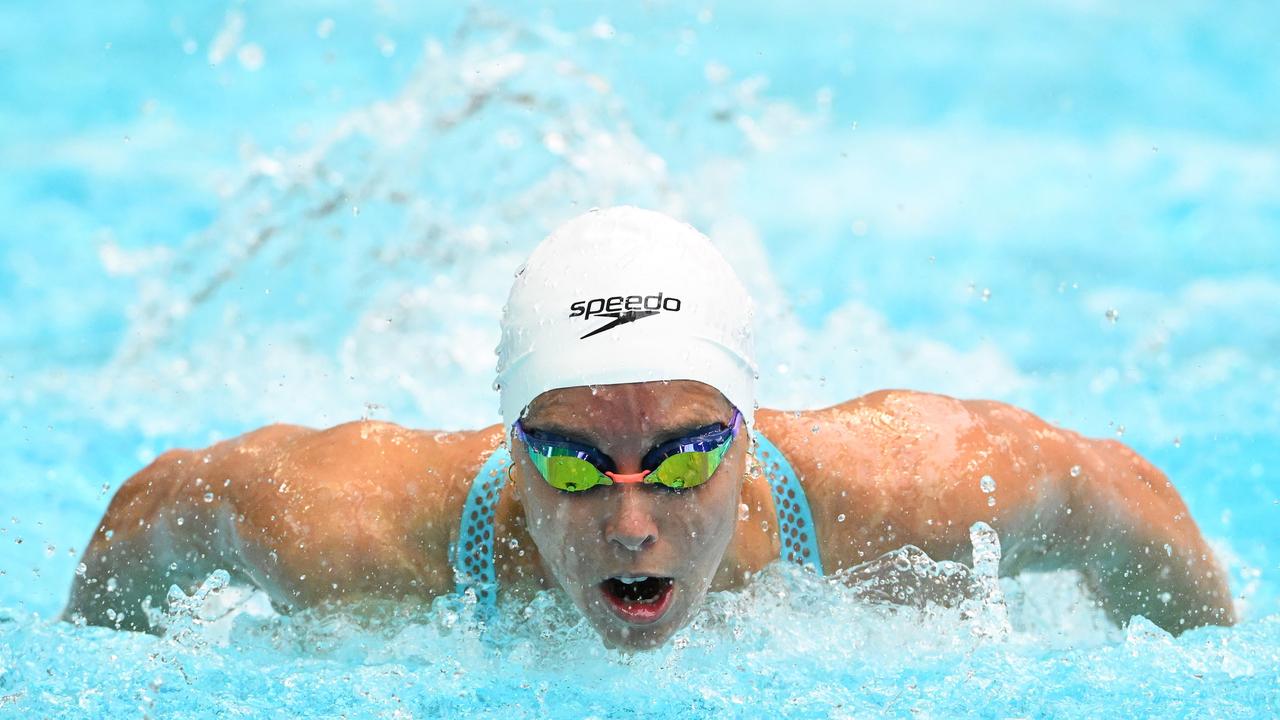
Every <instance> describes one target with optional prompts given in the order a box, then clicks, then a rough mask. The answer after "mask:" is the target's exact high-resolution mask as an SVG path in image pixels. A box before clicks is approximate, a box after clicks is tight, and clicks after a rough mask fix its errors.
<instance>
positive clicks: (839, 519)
mask: <svg viewBox="0 0 1280 720" xmlns="http://www.w3.org/2000/svg"><path fill="white" fill-rule="evenodd" d="M844 517H845V516H844V513H840V514H839V515H837V516H836V522H844Z"/></svg>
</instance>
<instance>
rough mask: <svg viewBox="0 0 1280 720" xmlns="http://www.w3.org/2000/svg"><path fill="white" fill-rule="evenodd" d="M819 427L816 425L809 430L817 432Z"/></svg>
mask: <svg viewBox="0 0 1280 720" xmlns="http://www.w3.org/2000/svg"><path fill="white" fill-rule="evenodd" d="M818 429H819V428H818V426H817V425H814V426H813V427H811V428H809V432H811V433H816V432H818Z"/></svg>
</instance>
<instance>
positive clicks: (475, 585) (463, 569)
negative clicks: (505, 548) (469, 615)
mask: <svg viewBox="0 0 1280 720" xmlns="http://www.w3.org/2000/svg"><path fill="white" fill-rule="evenodd" d="M510 464H511V454H510V453H509V452H507V449H506V448H505V447H499V448H497V449H496V450H494V451H493V452H492V453H490V454H489V458H488V459H487V460H485V462H484V465H482V466H480V471H479V472H478V473H476V477H475V479H474V480H472V481H471V490H469V491H468V492H467V501H466V503H464V504H463V506H462V523H461V525H460V526H459V528H458V539H457V541H456V542H455V543H454V545H453V547H452V548H451V549H450V553H449V555H450V559H451V560H452V561H453V579H454V583H455V587H456V588H457V592H458V594H459V595H462V594H464V593H466V591H467V590H471V591H472V592H474V593H475V596H476V600H477V602H478V603H479V604H480V605H481V606H488V607H493V606H495V605H496V604H497V600H498V575H497V573H496V572H495V570H494V563H493V543H494V534H495V532H494V526H493V513H494V510H495V509H496V508H497V507H498V496H499V495H500V494H501V492H502V487H503V486H504V485H506V484H507V467H508V466H509V465H510Z"/></svg>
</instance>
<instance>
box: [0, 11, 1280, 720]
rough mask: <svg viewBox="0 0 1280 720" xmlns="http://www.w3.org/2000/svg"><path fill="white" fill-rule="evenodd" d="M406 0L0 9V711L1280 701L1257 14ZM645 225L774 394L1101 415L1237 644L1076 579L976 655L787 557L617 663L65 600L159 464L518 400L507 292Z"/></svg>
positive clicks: (461, 619) (571, 620)
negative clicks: (732, 322) (546, 250)
mask: <svg viewBox="0 0 1280 720" xmlns="http://www.w3.org/2000/svg"><path fill="white" fill-rule="evenodd" d="M420 5H426V4H425V3H403V2H394V1H392V0H386V1H384V2H380V3H375V4H372V5H371V6H370V7H367V8H366V7H363V6H358V7H340V6H338V4H336V3H316V4H310V5H309V7H308V8H307V9H298V8H297V7H294V6H288V5H283V4H277V5H270V6H269V5H266V4H260V3H252V2H244V3H237V2H230V3H228V2H193V3H186V4H184V5H183V6H182V7H181V8H180V9H174V8H173V7H171V6H170V5H169V4H162V3H150V4H149V3H142V2H120V3H111V4H109V5H102V6H101V7H97V6H95V7H92V8H91V7H89V6H86V5H72V4H69V3H67V4H63V5H61V6H59V5H56V4H54V5H50V4H36V3H28V4H18V3H9V4H6V5H4V6H2V7H0V97H3V98H4V102H0V168H2V169H3V172H2V174H0V211H2V217H3V218H4V222H3V223H2V224H0V471H3V473H4V474H3V477H0V505H2V506H3V507H0V715H7V716H14V717H28V716H39V717H45V716H50V717H100V716H104V715H117V716H122V717H136V716H139V715H143V714H146V715H150V716H153V717H215V716H217V717H253V716H264V715H273V714H274V713H276V712H277V711H281V710H283V712H286V713H288V714H293V715H314V716H318V717H342V716H347V717H407V716H436V715H446V714H447V715H450V716H452V715H463V714H468V715H479V716H486V715H491V716H502V717H546V716H563V717H586V716H594V717H632V716H641V715H651V714H657V713H660V712H661V713H671V714H676V715H686V714H687V715H695V716H711V715H716V716H719V715H723V714H727V715H729V716H743V715H762V714H766V713H767V714H776V715H780V716H800V717H807V716H824V717H825V716H836V717H862V716H866V715H876V714H887V715H892V716H914V717H952V716H955V715H977V716H984V717H1018V716H1027V717H1029V716H1045V715H1060V716H1106V717H1117V716H1121V717H1128V716H1134V715H1137V716H1161V717H1165V716H1189V715H1195V716H1201V715H1213V716H1222V717H1254V716H1267V715H1275V714H1276V713H1277V712H1280V669H1278V668H1280V551H1278V550H1277V548H1280V530H1277V528H1278V527H1280V522H1278V521H1280V482H1278V481H1277V477H1278V475H1277V473H1278V472H1280V367H1278V366H1277V363H1276V361H1275V357H1276V356H1277V353H1278V352H1280V312H1277V311H1278V310H1280V153H1278V150H1280V123H1278V122H1276V120H1275V119H1276V118H1277V117H1280V92H1278V90H1280V52H1278V51H1277V50H1276V49H1275V48H1276V45H1275V42H1274V38H1275V37H1276V34H1277V30H1280V11H1277V10H1276V9H1275V6H1274V4H1272V3H1265V2H1257V3H1236V4H1233V5H1232V6H1231V8H1230V9H1229V10H1228V9H1227V8H1225V7H1220V6H1210V5H1201V4H1195V3H1189V2H1173V3H1149V4H1143V3H1138V4H1125V5H1123V6H1116V7H1113V6H1112V5H1114V4H1104V3H1093V2H1088V1H1087V0H1075V1H1067V0H1063V1H1062V2H1056V3H1036V4H1022V5H1020V6H1018V7H1008V6H1005V5H1003V4H996V3H966V4H962V5H961V4H941V3H937V4H934V3H915V4H911V5H909V6H899V7H891V6H888V5H875V4H871V3H859V4H856V5H852V6H851V5H850V4H847V3H829V4H821V5H808V6H806V9H804V10H803V11H801V10H798V9H797V8H796V7H792V6H790V5H784V6H777V7H775V5H776V4H772V3H757V2H739V3H732V4H730V3H709V4H704V5H693V6H683V5H676V4H668V3H661V2H655V3H646V4H635V5H634V6H631V7H629V8H618V9H614V8H610V10H609V12H608V14H607V16H602V15H601V11H600V9H599V7H598V6H597V5H595V4H588V3H572V4H558V5H557V6H556V8H555V9H554V10H553V9H544V8H539V7H534V6H531V5H515V6H500V5H484V6H476V7H473V8H471V9H467V8H464V7H453V6H452V4H449V6H446V5H445V4H438V6H437V7H433V8H425V7H419V6H420ZM623 202H626V203H633V204H640V205H646V206H652V207H657V208H661V209H665V210H667V211H669V212H672V213H674V214H676V215H679V216H682V217H685V218H687V219H689V220H690V221H692V222H694V223H695V224H697V225H698V226H699V227H702V228H703V229H705V230H707V231H708V232H709V233H710V234H711V236H712V238H713V240H714V241H715V242H716V243H717V244H718V245H719V246H720V247H721V248H722V249H723V250H724V252H725V253H726V255H727V256H728V257H729V258H730V260H731V262H733V263H734V264H735V266H736V267H737V268H738V270H739V272H740V273H741V274H742V276H743V278H744V280H745V282H746V283H747V284H748V286H749V287H750V289H751V290H752V292H753V294H754V295H755V296H756V298H757V301H758V303H759V306H760V332H761V337H762V340H761V342H760V343H759V345H760V353H761V357H760V361H761V367H762V380H761V390H760V391H761V403H762V405H765V406H771V407H808V406H818V405H823V404H831V403H835V402H838V401H841V400H844V399H846V398H849V397H852V396H855V395H857V394H859V393H862V392H866V391H869V390H873V389H877V388H881V387H911V388H918V389H924V390H934V391H939V392H946V393H952V394H956V395H960V396H965V397H988V398H995V399H999V400H1005V401H1008V402H1013V403H1016V404H1018V405H1021V406H1023V407H1026V408H1028V409H1030V410H1032V411H1034V412H1036V413H1038V414H1040V415H1042V416H1044V417H1046V418H1048V419H1051V420H1053V421H1055V422H1057V423H1060V424H1062V425H1063V426H1066V427H1070V428H1074V429H1078V430H1081V431H1083V432H1086V433H1088V434H1091V435H1095V436H1106V437H1117V436H1118V437H1120V438H1121V439H1122V440H1124V441H1125V442H1128V443H1129V444H1131V445H1132V446H1133V447H1135V448H1136V449H1137V450H1139V451H1140V452H1142V453H1143V454H1144V455H1146V456H1147V457H1149V458H1151V459H1152V460H1153V461H1155V462H1156V463H1157V464H1158V465H1159V466H1160V467H1162V468H1163V469H1164V470H1165V471H1166V472H1167V473H1168V474H1169V476H1170V477H1171V478H1172V479H1173V481H1174V482H1175V484H1176V485H1177V487H1178V488H1179V490H1180V491H1181V492H1182V493H1183V495H1184V497H1185V498H1186V500H1187V502H1188V504H1189V505H1190V507H1191V509H1192V511H1193V514H1194V516H1195V517H1196V519H1197V521H1198V522H1199V524H1200V527H1201V528H1202V530H1203V531H1204V532H1205V534H1206V536H1207V537H1209V538H1210V540H1211V542H1212V544H1213V545H1214V547H1215V549H1216V551H1217V552H1218V554H1219V557H1220V558H1221V559H1222V560H1223V562H1224V563H1225V564H1226V565H1227V567H1228V568H1229V570H1230V575H1231V579H1232V589H1233V593H1234V594H1235V595H1236V597H1237V603H1238V607H1239V610H1240V614H1241V617H1242V622H1241V624H1240V625H1239V626H1237V627H1235V628H1231V629H1222V628H1205V629H1200V630H1196V631H1193V632H1190V633H1187V634H1185V635H1183V636H1181V637H1179V638H1176V639H1174V638H1170V637H1169V636H1167V635H1165V634H1164V633H1162V632H1161V631H1159V630H1158V629H1155V628H1154V627H1152V626H1150V624H1149V623H1145V622H1144V621H1142V620H1138V621H1135V622H1134V623H1133V624H1132V625H1131V626H1130V627H1129V628H1128V629H1127V630H1119V629H1116V628H1112V627H1110V626H1108V625H1107V624H1106V622H1105V621H1104V620H1103V619H1102V618H1101V615H1100V614H1099V613H1098V611H1097V610H1096V609H1094V608H1092V607H1091V606H1090V604H1089V602H1088V599H1087V597H1085V596H1084V595H1083V594H1082V593H1081V591H1080V590H1079V589H1078V587H1077V585H1076V582H1075V578H1074V577H1073V576H1071V575H1070V574H1054V575H1040V576H1030V577H1025V578H1021V579H1019V580H1008V579H1006V580H1004V581H1002V583H1001V585H1000V591H1001V592H1000V594H1001V595H1002V598H998V602H995V603H993V604H992V605H991V606H990V607H987V608H986V609H985V610H984V612H985V611H990V612H1000V613H1007V615H1008V621H1009V623H1011V625H1010V626H1009V627H1010V628H1011V631H1010V632H1003V631H1002V632H992V631H991V627H992V625H991V622H990V618H986V619H984V618H983V617H981V616H979V617H974V616H970V615H965V616H963V617H962V616H961V615H959V614H955V613H951V612H950V611H941V610H931V611H927V612H920V611H914V610H907V609H897V610H893V609H886V608H882V607H877V606H870V605H867V604H866V603H863V602H860V601H858V599H857V598H856V597H854V595H853V594H852V593H851V591H849V590H848V589H846V588H843V587H841V586H839V585H838V584H837V585H832V584H829V583H827V582H825V581H820V580H816V579H813V578H809V577H805V576H797V575H794V574H791V573H789V572H788V571H787V570H786V569H785V568H778V569H776V570H775V571H774V572H772V573H771V574H769V575H768V576H766V577H764V578H762V579H761V580H760V581H759V582H758V583H757V584H756V585H755V586H754V587H753V588H752V590H751V591H749V592H747V593H745V594H742V595H737V596H724V597H715V598H712V599H711V601H710V602H709V605H708V608H707V610H706V611H705V612H704V613H702V615H701V616H700V617H699V618H698V620H697V621H696V622H695V624H694V625H692V626H691V627H690V628H688V629H686V630H685V631H682V633H681V634H680V635H679V636H678V637H677V639H676V640H675V642H673V643H672V644H670V645H668V646H667V647H666V648H663V649H662V650H660V651H657V652H654V653H650V654H645V655H640V656H635V657H625V656H620V655H616V654H613V653H610V652H607V651H604V650H602V649H601V648H600V647H599V643H598V641H597V640H596V639H595V636H594V635H593V633H592V632H591V631H590V629H589V628H587V627H586V626H585V625H583V624H581V623H579V622H578V620H577V619H576V618H575V616H574V614H573V612H572V610H567V609H565V608H563V607H561V606H558V605H557V604H556V603H555V599H554V598H551V597H547V598H542V599H540V600H539V601H538V602H537V603H535V605H534V606H531V607H529V608H511V609H509V610H508V612H507V614H506V615H505V616H504V617H503V618H502V619H501V620H500V621H499V622H500V628H499V629H500V630H502V632H500V633H496V636H497V638H498V639H494V638H495V634H494V633H489V634H485V633H482V632H481V631H480V630H479V629H478V628H477V627H476V625H475V619H474V617H473V616H472V615H471V614H470V613H469V611H468V609H467V608H466V607H464V606H458V605H456V604H451V603H439V604H437V606H436V607H434V608H432V609H425V608H391V609H387V610H386V611H385V612H384V613H383V615H384V616H383V617H382V619H380V620H378V621H376V622H358V621H357V620H356V619H355V618H351V617H343V616H338V617H311V616H306V615H304V616H296V617H289V618H282V617H278V616H275V615H274V614H272V613H271V612H270V610H269V608H267V607H265V606H263V604H262V602H261V598H255V597H252V596H251V597H248V598H247V600H244V598H243V596H235V594H234V591H232V590H227V591H222V592H221V593H214V594H213V595H214V602H215V603H217V602H222V603H223V604H224V605H225V604H228V602H229V596H230V598H231V599H233V598H234V597H240V598H241V599H242V600H244V601H245V602H246V603H247V605H245V606H243V607H242V608H241V610H240V611H239V612H238V614H233V615H231V616H229V617H227V618H225V619H223V620H222V621H219V622H205V621H201V620H198V619H195V618H192V617H189V616H186V615H183V614H182V613H175V614H174V618H173V620H172V621H171V622H172V625H171V630H170V632H169V634H168V635H167V636H166V637H164V638H154V637H150V636H138V635H134V634H128V633H115V632H111V631H107V630H103V629H99V628H77V627H73V626H71V625H68V624H63V623H57V622H53V619H54V618H55V617H56V616H57V614H58V612H59V611H60V609H61V605H62V603H63V602H64V600H65V596H66V590H67V588H68V587H69V585H70V581H71V578H72V577H73V574H74V572H75V566H76V564H77V562H78V557H79V553H80V551H81V550H82V549H83V547H84V544H85V542H86V541H87V539H88V537H89V534H90V533H91V532H92V530H93V528H94V525H95V523H96V521H97V519H98V518H99V517H100V515H101V513H102V511H103V510H104V509H105V506H106V504H107V502H108V500H109V499H110V497H111V494H112V492H113V491H114V490H115V488H116V487H118V486H119V484H120V483H121V482H122V481H123V480H124V479H125V478H126V477H127V476H128V475H129V474H130V473H132V472H133V471H135V470H136V469H137V468H139V467H140V466H141V465H142V464H144V463H146V462H147V461H149V460H150V459H151V458H153V457H154V456H155V455H157V454H158V453H160V452H163V451H164V450H165V449H166V448H169V447H173V446H188V447H190V446H200V445H204V444H207V443H209V442H212V441H215V440H217V439H219V438H224V437H229V436H232V435H235V434H239V433H241V432H244V431H245V430H248V429H251V428H253V427H256V426H258V425H260V424H263V423H267V422H273V421H290V422H301V423H307V424H312V425H327V424H332V423H336V422H339V421H343V420H348V419H352V418H356V417H377V418H381V419H390V420H394V421H397V422H401V423H405V424H408V425H413V426H419V427H442V428H461V427H479V426H481V425H486V424H489V423H492V422H496V421H497V419H498V415H497V404H496V397H495V396H494V394H493V393H492V391H491V389H490V383H491V382H492V379H493V378H492V374H493V365H494V358H493V355H492V349H493V347H494V346H495V345H496V344H497V338H498V332H497V316H498V313H499V311H500V308H501V305H502V302H503V300H504V299H505V293H506V290H507V287H508V282H509V280H510V278H511V273H512V271H513V270H514V269H515V267H516V266H517V264H518V263H519V261H520V260H521V259H522V258H523V256H524V255H525V254H526V253H527V252H528V251H529V249H530V248H531V247H532V246H533V245H534V244H535V243H536V242H537V240H538V239H539V238H540V237H541V236H542V235H543V234H544V233H545V232H546V231H547V230H548V229H549V228H551V227H553V226H554V225H555V224H557V223H558V222H560V221H562V220H564V219H566V218H568V217H570V216H572V215H574V214H576V213H578V212H580V211H581V210H583V209H585V208H588V207H591V206H599V205H609V204H615V203H623ZM245 608H247V609H245ZM202 612H203V615H202V616H201V617H212V616H213V615H216V612H214V611H212V610H210V609H208V608H206V610H205V611H202ZM980 615H981V614H980ZM1001 617H1003V616H1001ZM1002 627H1003V626H1002ZM815 628H816V629H818V630H817V631H815Z"/></svg>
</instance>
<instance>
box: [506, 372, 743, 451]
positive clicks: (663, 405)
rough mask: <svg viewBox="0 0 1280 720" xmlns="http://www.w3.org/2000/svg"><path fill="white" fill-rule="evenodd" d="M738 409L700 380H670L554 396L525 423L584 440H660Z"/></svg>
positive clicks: (538, 401)
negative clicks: (660, 437)
mask: <svg viewBox="0 0 1280 720" xmlns="http://www.w3.org/2000/svg"><path fill="white" fill-rule="evenodd" d="M732 414H733V406H732V405H731V404H730V403H729V401H728V400H726V399H725V397H724V395H722V394H721V393H720V391H719V390H716V389H715V388H713V387H711V386H710V385H706V384H704V383H700V382H697V381H695V380H668V381H665V382H663V381H654V382H642V383H622V384H617V385H596V386H594V387H591V386H579V387H570V388H559V389H556V390H548V391H547V392H544V393H542V394H541V395H539V396H538V397H536V398H534V400H533V402H531V403H529V411H528V413H527V414H526V415H525V418H524V420H522V422H523V423H524V424H525V425H527V426H528V427H531V428H537V429H539V430H548V431H554V432H560V433H562V434H565V435H569V436H578V437H580V438H582V439H584V440H596V439H599V438H609V437H617V436H620V435H626V436H639V437H642V438H645V439H656V438H657V437H658V436H662V435H669V434H671V433H672V432H675V431H680V430H692V429H695V428H699V427H702V426H705V425H709V424H712V423H716V422H728V421H729V419H730V416H731V415H732Z"/></svg>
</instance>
